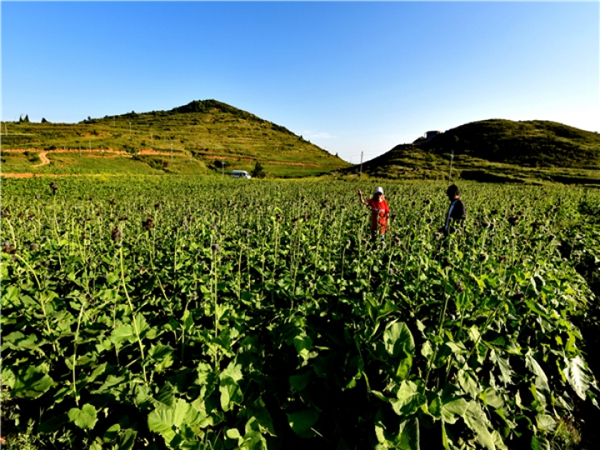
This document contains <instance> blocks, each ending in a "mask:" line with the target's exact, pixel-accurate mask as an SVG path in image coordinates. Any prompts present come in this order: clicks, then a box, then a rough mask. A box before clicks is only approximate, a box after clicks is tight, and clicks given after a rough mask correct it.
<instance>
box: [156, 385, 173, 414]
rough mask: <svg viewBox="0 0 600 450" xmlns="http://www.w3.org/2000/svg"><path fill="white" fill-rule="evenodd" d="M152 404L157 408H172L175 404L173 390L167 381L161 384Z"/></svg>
mask: <svg viewBox="0 0 600 450" xmlns="http://www.w3.org/2000/svg"><path fill="white" fill-rule="evenodd" d="M154 402H155V405H156V407H157V408H161V407H162V408H172V407H173V405H174V404H175V388H174V387H173V385H172V384H171V383H169V382H168V381H167V382H165V384H163V385H162V386H161V387H160V389H159V391H158V393H157V394H156V396H155V397H154Z"/></svg>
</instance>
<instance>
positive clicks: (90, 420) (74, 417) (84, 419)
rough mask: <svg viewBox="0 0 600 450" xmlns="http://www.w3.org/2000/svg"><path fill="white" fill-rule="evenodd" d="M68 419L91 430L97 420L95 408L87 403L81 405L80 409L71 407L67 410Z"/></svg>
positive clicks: (80, 426)
mask: <svg viewBox="0 0 600 450" xmlns="http://www.w3.org/2000/svg"><path fill="white" fill-rule="evenodd" d="M69 420H70V421H71V422H73V423H75V425H77V426H78V427H79V428H81V429H83V430H86V429H87V430H92V429H93V428H94V426H95V425H96V422H98V417H97V412H96V408H94V406H93V405H90V404H89V403H86V404H85V405H83V407H82V408H81V409H79V408H71V409H70V410H69Z"/></svg>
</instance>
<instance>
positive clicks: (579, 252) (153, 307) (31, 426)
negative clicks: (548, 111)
mask: <svg viewBox="0 0 600 450" xmlns="http://www.w3.org/2000/svg"><path fill="white" fill-rule="evenodd" d="M31 158H32V159H34V157H33V156H32V157H31ZM22 163H23V164H28V163H30V162H29V161H28V162H22ZM67 163H68V161H65V164H67ZM15 164H16V163H15ZM51 183H52V186H50V184H51ZM376 185H377V184H374V182H373V181H364V182H363V183H359V182H357V181H333V180H330V181H306V180H305V181H297V180H294V181H273V180H243V181H242V180H231V179H229V178H227V177H224V178H220V177H215V176H213V177H191V176H189V177H188V176H184V175H182V176H171V177H165V176H160V177H159V176H147V175H139V176H133V175H130V176H128V177H127V178H125V177H110V178H108V177H107V178H104V177H86V176H81V177H62V178H58V177H54V178H53V177H44V178H29V179H5V180H3V181H2V215H1V225H2V228H1V230H2V254H1V256H2V266H1V277H2V279H1V281H2V284H1V288H2V315H1V323H2V393H1V395H2V441H3V448H4V447H6V448H9V449H10V448H13V449H17V448H18V449H26V448H31V449H47V448H56V449H83V448H86V449H87V448H89V449H133V448H135V449H139V448H149V449H165V448H167V449H205V448H206V449H231V448H245V449H259V448H269V449H306V448H315V449H317V448H318V449H321V448H323V449H371V448H372V449H387V448H393V449H419V448H420V449H426V450H429V449H442V448H443V449H453V450H458V449H476V448H477V449H479V448H484V449H488V450H493V449H511V450H513V449H522V448H527V449H528V448H531V449H576V448H588V449H592V448H595V447H594V445H595V444H597V442H598V439H600V437H599V436H598V430H597V429H596V428H597V423H598V420H600V417H599V415H598V409H597V402H596V399H597V395H598V386H597V383H596V381H595V379H596V378H595V376H594V373H595V374H596V375H600V366H599V363H598V360H597V358H594V355H595V352H596V351H597V350H596V349H597V346H598V345H599V344H600V338H599V336H600V325H599V317H600V315H599V310H600V308H599V307H598V295H600V277H599V273H600V270H599V269H600V257H599V255H600V222H599V217H600V191H598V190H595V189H591V188H580V187H568V188H567V187H564V186H563V187H561V186H505V185H488V184H477V183H462V184H461V185H460V187H461V190H462V196H461V197H462V199H463V201H464V202H465V204H466V207H467V218H466V220H465V222H464V224H463V225H462V226H461V227H459V228H458V229H457V230H456V232H455V233H453V234H451V235H450V236H448V237H444V236H443V235H442V234H441V233H439V232H438V230H439V228H440V226H441V225H442V223H443V221H444V215H445V213H446V209H447V206H448V205H447V202H448V200H447V198H446V197H445V195H444V193H445V187H446V185H445V184H443V183H436V182H414V183H398V182H392V181H386V182H384V184H383V187H384V189H385V192H386V198H387V200H388V202H389V204H390V207H391V210H392V215H391V218H390V230H389V232H388V235H387V237H386V239H385V242H384V243H377V244H375V243H372V242H370V240H369V237H370V236H369V230H368V226H369V225H368V224H369V215H368V211H367V210H366V209H365V208H364V207H363V206H362V205H361V204H360V203H359V202H358V199H357V196H356V189H357V188H360V189H362V190H363V191H365V192H371V191H372V190H373V188H374V187H376Z"/></svg>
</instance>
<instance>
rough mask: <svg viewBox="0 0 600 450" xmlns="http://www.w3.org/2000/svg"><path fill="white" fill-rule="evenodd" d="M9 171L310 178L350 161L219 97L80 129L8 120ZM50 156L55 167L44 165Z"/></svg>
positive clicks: (5, 129)
mask: <svg viewBox="0 0 600 450" xmlns="http://www.w3.org/2000/svg"><path fill="white" fill-rule="evenodd" d="M2 132H3V136H2V150H3V152H2V163H3V166H2V172H3V173H8V172H33V173H99V172H100V173H112V172H115V173H120V172H125V173H131V172H135V173H169V172H170V173H208V172H210V171H211V170H215V171H219V172H220V171H221V161H223V162H225V164H226V170H227V171H229V170H231V169H245V170H249V171H250V170H252V169H253V168H254V166H255V164H256V161H260V162H261V164H262V165H263V167H264V169H265V171H266V172H267V174H268V175H273V176H292V177H293V176H307V175H316V174H321V173H327V172H330V171H332V170H335V169H339V168H343V167H347V166H348V163H346V162H345V161H343V160H341V159H340V158H338V157H336V156H333V155H331V154H329V153H328V152H326V151H325V150H323V149H321V148H319V147H318V146H316V145H314V144H312V143H310V142H309V141H307V140H305V139H304V138H303V137H302V136H297V135H295V134H294V133H292V132H291V131H289V130H288V129H286V128H285V127H283V126H280V125H277V124H275V123H272V122H269V121H266V120H263V119H261V118H259V117H257V116H255V115H253V114H251V113H249V112H246V111H242V110H240V109H237V108H235V107H233V106H230V105H227V104H225V103H222V102H218V101H216V100H204V101H193V102H191V103H189V104H187V105H185V106H180V107H178V108H174V109H172V110H169V111H151V112H147V113H136V112H134V111H132V112H130V113H127V114H122V115H118V116H105V117H103V118H95V119H92V118H90V117H88V119H87V120H84V121H82V122H79V123H76V124H66V123H49V122H46V121H44V120H43V121H42V123H32V122H29V121H27V120H21V121H20V122H4V123H3V124H2ZM40 156H41V157H47V158H48V159H49V160H50V164H41V163H42V162H43V161H42V160H40Z"/></svg>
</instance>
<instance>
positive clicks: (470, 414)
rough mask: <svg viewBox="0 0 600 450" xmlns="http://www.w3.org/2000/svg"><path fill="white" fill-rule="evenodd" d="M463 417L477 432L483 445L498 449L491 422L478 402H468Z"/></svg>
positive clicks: (490, 449) (492, 449)
mask: <svg viewBox="0 0 600 450" xmlns="http://www.w3.org/2000/svg"><path fill="white" fill-rule="evenodd" d="M463 418H464V421H465V423H466V424H467V426H468V427H469V428H470V429H471V430H472V431H473V433H475V438H476V439H477V442H479V444H480V445H481V446H482V447H484V448H486V449H488V450H495V449H496V446H495V444H494V438H493V437H492V433H491V432H490V428H491V424H490V423H489V421H488V418H487V417H486V415H485V413H484V412H483V410H482V409H481V406H479V404H478V403H477V402H474V401H470V402H468V406H467V410H466V412H465V415H464V417H463Z"/></svg>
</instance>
